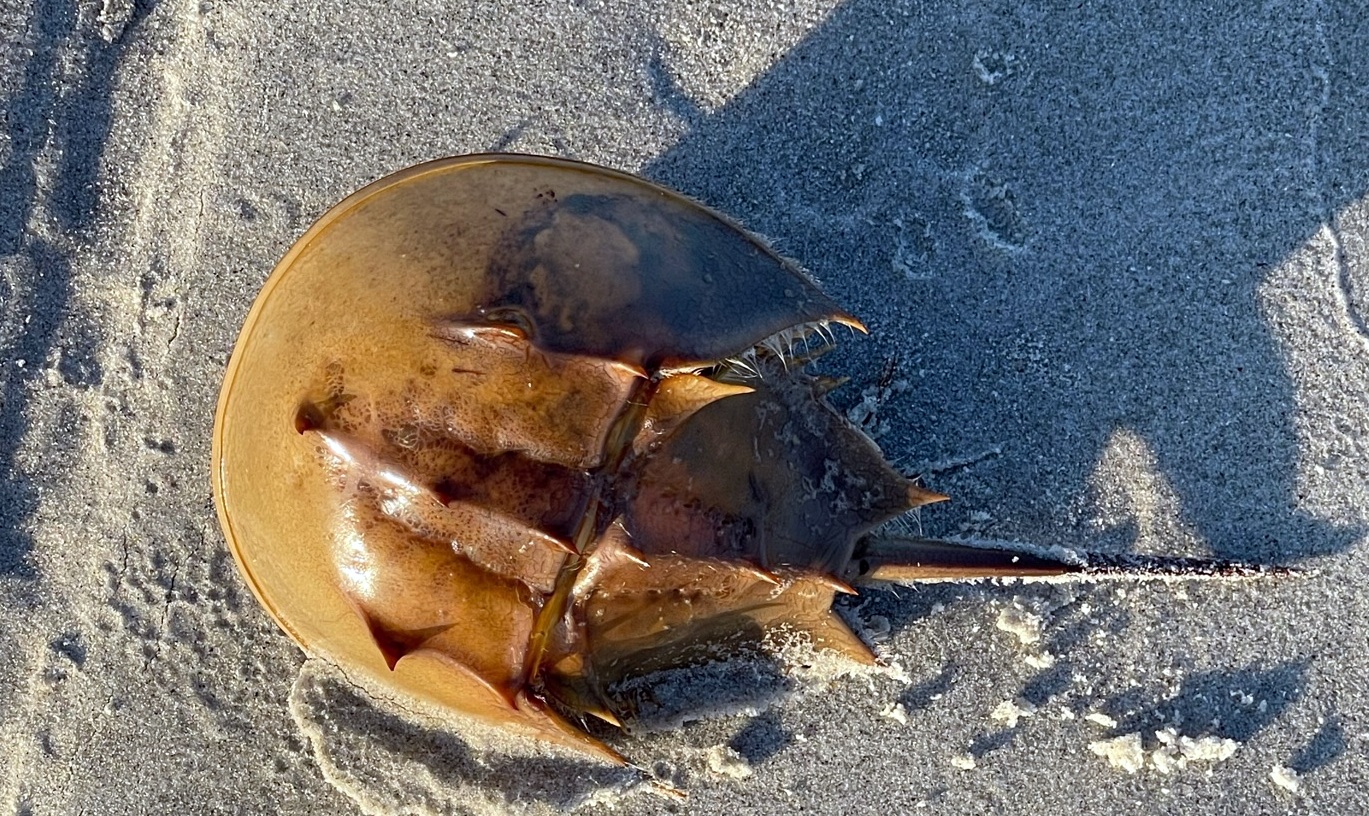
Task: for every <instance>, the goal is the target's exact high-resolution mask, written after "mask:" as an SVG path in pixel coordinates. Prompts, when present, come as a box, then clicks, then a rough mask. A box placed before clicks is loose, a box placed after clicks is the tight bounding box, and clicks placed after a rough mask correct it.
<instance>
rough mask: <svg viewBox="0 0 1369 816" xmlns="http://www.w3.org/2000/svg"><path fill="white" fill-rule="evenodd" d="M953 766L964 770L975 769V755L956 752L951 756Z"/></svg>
mask: <svg viewBox="0 0 1369 816" xmlns="http://www.w3.org/2000/svg"><path fill="white" fill-rule="evenodd" d="M951 767H952V768H959V769H960V770H962V771H973V770H974V767H975V761H974V756H972V755H971V754H956V755H955V756H953V757H951Z"/></svg>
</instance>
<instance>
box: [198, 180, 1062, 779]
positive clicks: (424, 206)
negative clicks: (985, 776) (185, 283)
mask: <svg viewBox="0 0 1369 816" xmlns="http://www.w3.org/2000/svg"><path fill="white" fill-rule="evenodd" d="M829 322H839V323H845V324H848V325H851V326H854V327H857V328H859V324H858V323H857V322H856V321H855V320H854V318H852V317H850V316H849V315H847V314H846V313H845V312H843V311H842V310H841V309H840V308H838V307H837V306H836V304H834V303H833V302H832V301H831V300H830V299H829V298H827V296H825V295H824V294H823V293H822V292H821V291H819V290H818V289H817V287H816V286H814V285H813V283H812V282H811V281H810V280H809V279H808V278H807V277H806V276H805V275H803V274H802V273H801V272H800V271H799V270H798V269H797V268H796V267H795V266H794V265H793V264H791V263H790V262H788V261H785V260H784V259H782V258H780V257H779V256H778V255H776V254H775V253H774V252H772V251H771V250H770V249H769V248H767V247H766V246H765V245H764V244H762V243H761V242H760V241H759V240H757V239H756V238H754V237H753V236H751V235H749V234H747V233H746V232H744V231H742V230H741V229H739V228H738V227H736V226H735V225H734V224H732V223H731V222H729V221H727V220H726V219H724V218H722V217H721V216H719V215H717V214H715V213H713V212H711V211H709V210H707V209H705V208H704V207H701V206H699V205H698V204H695V203H694V202H691V201H689V200H688V199H686V198H684V197H682V196H680V195H678V194H676V193H673V192H670V191H668V190H665V189H663V188H660V187H658V186H656V185H653V184H651V183H649V182H646V181H643V180H641V179H638V178H635V177H632V176H629V175H626V174H622V173H618V172H614V171H611V170H605V169H602V168H597V167H593V166H589V165H584V164H579V163H576V162H570V161H564V160H559V159H550V158H543V157H529V156H511V155H486V156H470V157H462V158H456V159H449V160H444V161H438V162H433V163H430V164H425V165H420V166H418V167H414V168H410V169H408V170H405V171H403V172H401V173H398V174H396V175H394V176H391V177H389V178H386V179H384V180H381V181H379V182H376V183H375V184H372V185H370V186H369V187H366V188H365V189H363V190H361V191H360V192H358V193H356V194H354V195H352V196H351V197H349V198H348V199H346V200H345V201H343V202H342V203H341V204H339V205H338V206H337V207H335V208H334V209H333V210H331V211H330V212H329V213H328V214H327V215H325V216H324V217H323V218H322V219H321V220H320V221H319V222H318V223H317V224H315V225H314V226H313V227H312V228H311V229H310V230H309V231H308V232H307V233H306V234H305V235H304V236H303V237H302V238H300V240H299V241H298V242H297V243H296V244H295V246H294V247H293V248H292V249H291V250H290V252H289V253H288V254H287V255H286V256H285V258H284V259H283V260H282V261H281V262H280V264H279V266H278V267H277V268H276V270H275V271H274V273H273V274H272V275H271V277H270V279H269V280H268V281H267V283H266V285H265V287H264V289H263V291H262V293H261V295H260V296H259V297H258V299H257V301H256V303H255V305H254V306H253V308H252V311H251V313H250V315H249V316H248V318H247V322H246V325H245V326H244V327H243V330H242V334H241V336H240V338H239V340H238V344H237V346H236V348H235V349H234V352H233V357H232V360H231V362H230V364H229V367H228V372H227V375H226V377H225V382H224V386H223V391H222V395H221V398H220V403H219V409H218V415H217V420H216V426H215V433H214V447H213V483H214V493H215V497H216V501H217V506H218V511H219V517H220V521H221V523H222V525H223V529H224V532H225V535H226V537H227V540H228V543H229V546H230V547H231V549H232V551H233V554H234V556H235V557H236V559H237V562H238V564H239V566H240V567H241V569H242V573H243V575H244V577H245V578H246V580H247V583H248V584H249V586H251V588H252V590H253V592H254V593H255V594H256V595H257V597H258V598H259V599H260V601H261V602H262V604H263V605H264V606H265V607H266V609H268V610H269V611H270V613H271V614H272V616H273V617H274V618H275V619H276V621H277V622H278V623H279V624H280V626H281V627H282V628H283V629H284V630H285V631H286V632H287V633H288V634H289V635H290V636H291V637H292V638H293V639H294V640H295V641H296V642H298V643H299V644H300V645H301V646H302V647H303V648H304V649H305V650H307V651H309V652H311V653H313V654H316V655H319V656H322V657H324V658H326V659H327V660H330V661H333V662H335V663H337V664H339V665H341V666H344V667H345V668H346V669H347V670H348V671H349V672H353V673H359V674H363V675H366V676H368V677H369V678H370V679H371V680H372V681H373V682H376V683H380V684H382V685H384V686H387V687H390V688H393V689H395V690H397V691H399V692H403V693H406V694H412V695H417V696H419V697H422V698H425V699H427V700H429V701H432V702H435V703H438V704H440V705H443V706H447V707H449V708H451V709H453V710H456V711H459V712H461V713H463V714H467V715H471V716H475V717H479V718H482V719H484V720H487V721H490V722H494V723H498V724H504V725H508V726H511V727H516V728H521V729H523V730H525V731H528V732H531V733H533V734H534V735H536V736H538V737H540V738H543V739H547V740H551V741H555V742H558V743H561V744H563V745H569V746H572V747H575V748H578V749H581V750H584V751H587V752H590V753H594V754H597V755H599V756H602V757H605V758H609V759H614V760H617V759H618V757H617V755H616V754H615V753H614V752H613V751H611V750H610V749H608V748H606V747H605V746H603V745H602V744H601V743H599V742H598V741H596V740H594V739H592V738H590V737H589V736H587V735H586V734H584V733H583V732H582V731H581V730H580V729H578V728H576V727H575V726H573V725H571V724H569V721H568V720H566V719H563V718H562V717H561V716H558V714H557V713H556V712H557V711H561V712H566V713H570V714H572V715H579V714H584V713H589V714H594V715H596V716H599V717H602V718H603V719H606V720H608V721H610V722H616V721H618V720H619V719H620V718H621V717H623V716H625V715H626V714H627V713H628V712H623V711H615V710H614V704H613V702H612V700H611V698H610V695H609V694H608V690H609V689H610V688H611V687H612V686H613V685H614V684H616V683H618V682H620V681H623V680H625V679H629V678H631V677H635V676H638V675H640V674H642V673H644V672H647V671H651V670H654V669H660V668H669V667H673V666H679V665H684V664H687V663H688V662H690V661H691V660H693V659H694V658H695V657H696V656H697V654H698V653H699V650H700V649H701V648H703V647H706V646H708V645H710V644H714V643H717V642H723V643H731V642H734V641H737V640H739V639H740V640H744V639H754V638H756V637H759V635H760V633H762V632H764V631H765V630H766V629H768V628H771V627H773V626H776V625H781V624H782V625H785V626H787V627H791V628H795V629H799V630H802V631H806V632H808V633H809V634H810V635H811V636H812V637H813V639H814V641H815V642H816V643H817V644H818V645H820V646H826V647H829V648H835V649H838V650H841V651H843V652H845V653H846V654H848V655H850V656H851V657H853V658H855V659H858V660H867V661H868V660H871V659H873V657H872V655H871V654H870V653H869V651H868V650H867V649H866V648H865V646H864V645H863V644H862V643H861V642H860V640H859V639H858V638H856V637H855V636H854V635H853V634H852V633H851V632H850V631H849V630H848V629H847V628H846V626H845V625H844V624H843V623H842V622H841V620H840V619H839V618H837V617H836V616H834V615H833V614H831V612H830V605H831V601H832V597H833V593H834V592H837V591H850V590H849V587H847V586H846V584H845V580H846V579H854V578H856V577H861V576H864V575H868V574H871V573H872V572H873V573H875V574H882V573H880V570H884V569H889V570H894V569H902V572H900V573H898V574H900V575H902V576H903V577H909V576H912V577H916V576H919V575H929V574H941V572H939V571H938V570H941V571H942V572H946V573H947V574H967V573H966V572H965V570H964V569H963V568H960V569H959V571H958V572H956V571H955V570H956V569H957V568H956V567H955V566H954V565H955V563H956V559H955V558H954V557H950V558H947V559H944V560H946V561H947V563H949V564H951V565H952V566H949V567H942V566H938V565H937V564H935V563H927V564H926V565H925V566H924V562H926V561H927V559H925V558H923V557H922V556H923V555H924V554H925V553H924V551H921V550H918V549H916V548H915V547H914V548H911V549H910V548H909V547H902V548H894V549H893V550H880V549H879V548H878V547H874V546H871V545H868V544H866V543H863V542H862V536H864V535H865V533H866V532H868V531H869V530H870V529H872V528H873V527H875V526H876V525H878V524H880V523H882V522H884V521H886V520H888V519H890V518H892V517H894V516H897V515H899V514H900V513H903V512H905V511H907V510H908V509H909V508H911V507H914V506H916V505H918V504H921V503H925V502H927V501H933V500H937V499H940V498H944V497H941V496H938V495H937V494H934V493H929V492H927V491H924V490H922V489H921V488H919V487H917V486H916V485H914V484H913V483H912V482H910V481H909V480H908V479H907V478H905V477H903V476H902V475H900V474H899V473H897V472H896V471H894V470H893V469H892V468H891V467H890V466H888V465H887V464H885V462H884V460H883V458H882V457H881V455H880V453H879V451H878V450H877V449H876V448H875V446H874V445H873V443H871V442H870V441H869V440H868V439H866V438H865V437H864V436H863V435H862V434H860V433H859V432H858V431H857V430H855V429H854V428H853V427H851V426H850V425H849V424H848V423H847V422H846V421H845V420H844V419H842V418H841V417H840V416H838V415H837V414H836V413H835V412H833V411H832V410H831V409H830V408H828V407H827V405H826V403H825V401H824V399H823V397H822V391H823V385H822V384H821V383H819V382H818V381H816V380H814V379H812V378H810V377H808V376H807V375H805V374H803V373H802V371H801V366H798V365H788V364H787V362H786V361H785V360H782V359H781V358H780V357H779V356H777V355H776V354H774V353H772V352H771V351H768V350H767V345H766V344H767V343H768V345H769V347H773V346H774V343H775V341H774V338H776V337H779V338H787V337H788V338H792V337H794V336H799V335H802V334H803V333H804V332H807V331H811V330H813V329H814V328H815V327H820V326H822V325H824V324H826V323H829ZM741 359H744V360H746V362H745V363H740V362H738V363H729V362H727V361H729V360H741ZM858 547H860V552H859V558H857V559H856V560H855V561H853V553H855V552H856V550H857V548H858ZM991 560H992V559H990V561H991ZM1013 560H1014V561H1015V562H1016V563H1015V564H1014V565H1013V566H1012V571H1015V572H1023V571H1028V572H1029V571H1031V570H1032V569H1033V568H1034V567H1033V565H1032V564H1028V563H1025V562H1022V561H1021V559H1018V558H1014V559H1013ZM981 561H982V563H980V562H976V563H977V564H978V566H977V567H976V568H977V569H979V571H980V573H990V574H992V573H996V572H1002V571H1005V567H1004V566H1003V563H1000V562H993V563H989V562H988V561H983V559H981ZM857 562H858V564H857ZM898 565H902V566H901V567H899V566H898ZM1040 568H1041V569H1043V570H1045V571H1059V565H1045V566H1041V567H1040ZM973 573H974V570H970V573H969V574H973Z"/></svg>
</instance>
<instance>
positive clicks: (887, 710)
mask: <svg viewBox="0 0 1369 816" xmlns="http://www.w3.org/2000/svg"><path fill="white" fill-rule="evenodd" d="M879 716H881V717H888V718H889V719H891V720H893V721H894V722H896V723H898V724H899V725H907V724H908V711H907V709H905V708H904V707H903V703H890V704H889V705H887V706H885V707H884V709H883V710H882V711H880V712H879Z"/></svg>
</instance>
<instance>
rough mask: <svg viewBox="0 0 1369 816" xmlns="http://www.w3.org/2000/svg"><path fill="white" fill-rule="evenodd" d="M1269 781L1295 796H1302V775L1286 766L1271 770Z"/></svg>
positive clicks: (1277, 766) (1278, 766)
mask: <svg viewBox="0 0 1369 816" xmlns="http://www.w3.org/2000/svg"><path fill="white" fill-rule="evenodd" d="M1269 781H1271V782H1273V783H1274V784H1275V785H1277V786H1279V787H1280V788H1283V789H1284V790H1286V791H1288V792H1289V793H1291V794H1293V795H1294V796H1301V795H1302V775H1301V774H1299V773H1298V772H1297V771H1295V770H1293V769H1292V768H1290V767H1288V766H1286V765H1275V766H1274V767H1273V768H1271V769H1270V771H1269Z"/></svg>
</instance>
